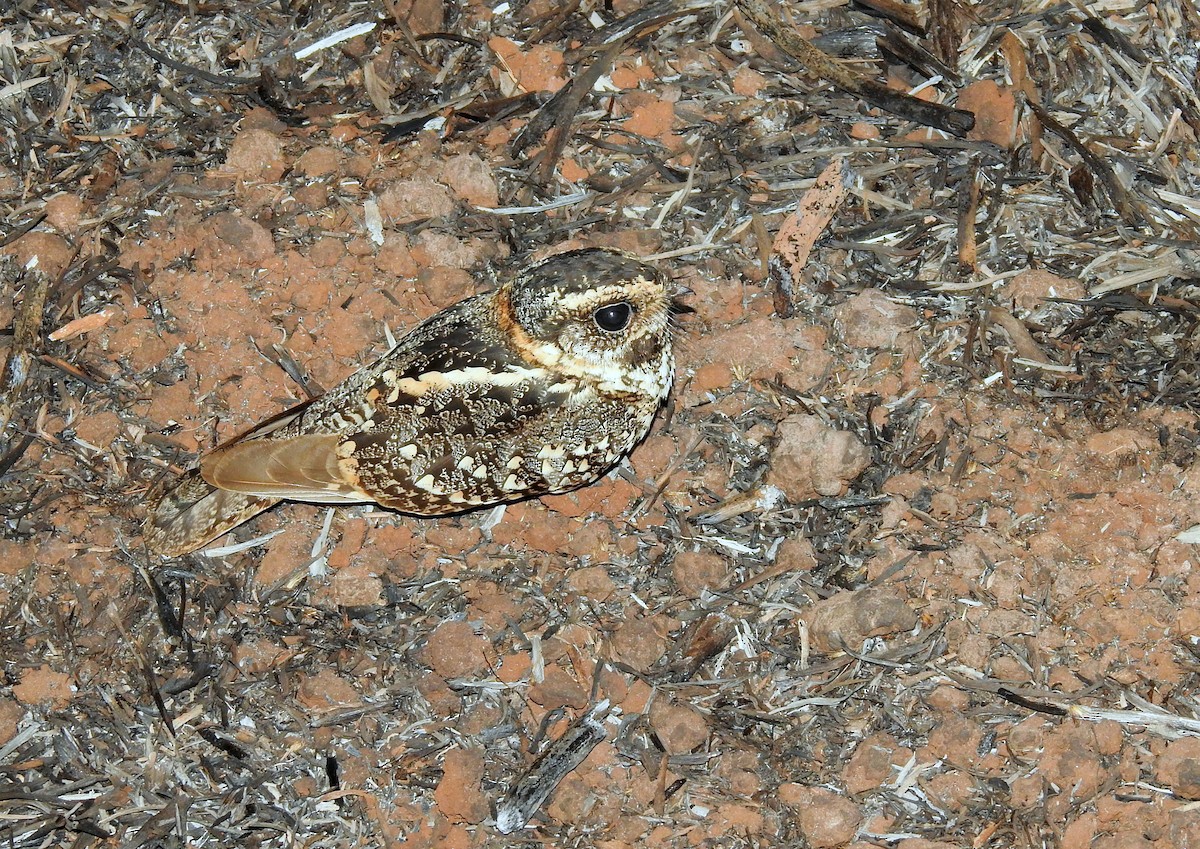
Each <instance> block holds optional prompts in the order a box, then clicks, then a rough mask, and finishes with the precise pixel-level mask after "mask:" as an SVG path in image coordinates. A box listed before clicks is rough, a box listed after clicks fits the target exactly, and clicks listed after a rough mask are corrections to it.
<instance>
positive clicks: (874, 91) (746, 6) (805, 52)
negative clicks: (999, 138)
mask: <svg viewBox="0 0 1200 849" xmlns="http://www.w3.org/2000/svg"><path fill="white" fill-rule="evenodd" d="M737 7H738V9H740V10H741V12H742V14H743V15H745V16H746V18H747V19H748V20H749V21H750V22H751V23H752V24H754V26H755V27H757V28H758V29H759V30H760V31H761V32H762V33H763V34H764V35H765V36H767V37H768V38H770V39H771V41H773V42H774V43H775V46H776V47H778V48H779V49H780V50H782V51H783V52H784V53H786V54H788V55H789V56H791V57H792V58H793V59H795V60H796V61H797V62H799V63H800V64H801V65H803V66H804V68H805V69H806V70H808V71H809V72H810V73H812V74H815V75H816V76H818V77H822V78H823V79H826V80H829V82H831V83H833V84H834V85H835V86H837V87H838V88H840V89H842V90H843V91H845V92H848V93H850V94H853V95H854V96H856V97H861V98H862V99H863V100H865V101H867V102H868V103H870V104H871V105H872V106H878V107H879V108H880V109H884V110H886V111H888V112H891V113H893V114H895V115H899V116H900V117H901V118H906V119H908V120H910V121H915V122H916V123H918V124H921V125H922V126H926V127H933V128H934V129H937V130H942V131H943V132H946V133H949V134H950V135H953V136H959V137H960V138H961V137H963V136H966V134H967V133H969V132H970V131H971V129H972V128H973V127H974V126H975V116H974V115H973V114H972V113H970V112H966V111H964V110H962V109H954V108H953V107H950V106H945V105H943V104H941V103H929V102H926V101H924V100H918V99H917V98H915V97H912V96H910V95H907V94H903V93H902V92H898V91H892V90H891V89H890V88H888V87H887V86H885V85H882V84H880V83H877V82H875V81H874V80H868V79H866V78H864V77H860V76H858V75H857V74H855V73H853V72H852V71H850V70H849V69H847V68H846V67H845V66H843V65H841V64H839V63H838V62H837V61H836V60H835V59H834V58H833V57H832V56H830V55H829V54H827V53H825V52H824V51H823V50H821V49H819V48H818V47H816V46H815V45H814V44H813V43H812V42H810V41H808V40H807V39H805V38H802V37H800V36H799V35H797V34H796V33H795V32H794V31H793V30H792V29H790V28H789V27H788V26H787V25H786V24H784V22H783V21H782V20H780V18H779V17H778V16H776V15H775V14H773V13H772V12H771V10H770V9H768V8H767V4H766V3H764V2H762V0H737Z"/></svg>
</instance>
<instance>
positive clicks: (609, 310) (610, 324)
mask: <svg viewBox="0 0 1200 849" xmlns="http://www.w3.org/2000/svg"><path fill="white" fill-rule="evenodd" d="M632 317H633V307H632V306H631V305H630V304H627V303H625V302H624V301H621V302H620V303H619V304H609V305H608V306H606V307H600V309H598V310H596V311H595V312H594V313H592V318H593V319H594V320H595V322H596V326H597V327H599V328H600V329H601V330H607V331H608V332H609V333H616V332H617V331H619V330H624V329H625V328H626V327H628V326H629V319H630V318H632Z"/></svg>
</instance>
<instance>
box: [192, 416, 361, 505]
mask: <svg viewBox="0 0 1200 849" xmlns="http://www.w3.org/2000/svg"><path fill="white" fill-rule="evenodd" d="M342 439H343V437H341V436H340V435H338V434H335V433H322V434H304V435H301V436H292V437H286V438H282V439H247V440H245V441H242V442H234V443H232V444H231V445H226V446H224V447H222V448H218V449H217V450H216V451H214V452H213V453H211V454H209V455H208V456H207V457H205V458H204V459H203V460H201V461H200V474H201V476H202V477H203V478H204V479H205V480H206V481H208V482H209V483H210V484H212V485H213V486H215V487H218V488H219V489H227V490H231V491H233V492H244V493H247V494H250V495H257V496H260V497H264V498H287V499H290V500H293V501H315V502H317V503H320V504H352V503H355V502H363V501H371V500H373V499H372V498H371V497H370V496H369V495H367V494H366V493H364V492H363V491H362V490H361V489H359V488H358V487H357V486H356V485H355V483H354V481H352V480H347V479H346V476H345V475H344V473H343V469H342V467H341V466H340V465H339V462H338V454H337V447H338V444H339V443H341V442H342Z"/></svg>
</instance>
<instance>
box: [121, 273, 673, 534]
mask: <svg viewBox="0 0 1200 849" xmlns="http://www.w3.org/2000/svg"><path fill="white" fill-rule="evenodd" d="M669 310H670V298H669V296H668V294H667V290H666V286H665V285H664V282H663V280H662V278H661V276H660V275H659V274H658V273H657V272H656V271H655V270H654V269H653V268H651V267H650V266H648V265H646V264H644V263H642V262H639V261H638V260H636V259H634V258H632V257H630V256H627V255H625V254H622V253H618V252H616V251H607V250H596V249H589V250H581V251H572V252H569V253H565V254H559V255H557V256H554V257H551V258H550V259H548V260H545V261H543V262H541V263H539V264H537V265H534V266H532V267H531V268H529V269H528V270H526V271H525V272H524V273H522V274H520V275H519V276H518V277H517V278H516V279H515V280H512V281H510V282H508V283H505V284H503V285H501V286H499V287H498V288H497V289H496V290H495V291H493V292H489V293H486V294H483V295H477V296H475V297H472V298H468V299H466V300H464V301H461V302H459V303H458V304H455V305H454V306H452V307H449V308H447V309H445V310H442V311H441V312H439V313H437V314H436V315H434V316H433V317H432V318H430V319H428V320H427V321H425V322H424V323H423V324H421V325H419V326H418V327H416V328H415V329H414V330H413V331H412V332H410V333H409V334H408V335H407V336H405V337H404V338H403V339H401V340H400V341H399V342H398V343H397V344H396V346H395V347H394V348H393V349H392V350H390V351H388V353H386V354H385V355H384V356H383V357H381V358H380V359H379V360H378V361H376V362H375V363H374V364H372V365H370V366H368V367H367V368H364V369H362V370H361V371H358V372H356V373H355V374H353V375H351V376H350V377H349V378H347V379H346V380H345V381H343V382H342V383H340V384H339V385H338V386H336V387H334V388H333V389H331V390H330V391H329V392H328V393H326V394H325V395H323V396H322V397H320V398H317V399H315V400H313V401H311V402H309V403H307V404H304V405H301V406H299V407H296V408H293V409H292V410H289V411H288V412H286V413H284V414H282V415H280V416H278V417H276V418H274V419H271V420H269V421H267V422H264V423H263V424H261V425H259V426H258V427H256V428H254V429H253V430H251V431H249V432H248V433H246V434H244V435H243V436H241V437H239V438H237V439H235V440H234V441H232V442H230V443H227V444H226V445H223V446H222V447H220V448H217V449H216V450H215V451H213V452H212V453H211V454H209V455H207V456H206V457H204V458H203V459H202V460H201V461H200V466H199V468H198V469H194V470H193V471H191V472H188V473H187V474H186V475H184V477H183V478H182V479H181V480H180V481H179V483H178V484H176V486H175V487H174V488H172V489H171V490H170V491H168V492H167V493H166V494H165V495H164V496H163V497H162V498H161V499H160V500H159V501H158V503H157V504H155V505H154V506H153V507H152V508H151V510H150V513H149V516H148V517H147V520H146V524H145V528H144V536H145V540H146V544H147V545H148V546H149V547H150V548H151V549H152V550H153V551H156V552H158V553H160V554H164V555H168V556H175V555H179V554H184V553H187V552H189V551H193V550H195V549H196V548H199V547H200V546H202V545H204V544H205V543H207V542H209V541H210V540H212V539H214V538H216V537H218V536H220V535H221V534H224V533H225V532H226V531H229V530H231V529H232V528H234V527H237V526H238V525H240V524H241V523H242V522H244V521H246V520H247V519H249V518H250V517H252V516H254V515H255V514H257V513H260V512H262V511H263V510H266V509H267V508H268V507H270V506H271V505H273V504H275V503H276V502H278V501H279V500H281V499H289V500H296V501H310V502H316V503H324V504H351V503H360V502H374V503H377V504H379V505H381V506H383V507H388V508H391V509H393V510H399V511H401V512H404V513H413V514H417V515H422V516H438V515H446V514H450V513H457V512H461V511H463V510H469V509H473V508H476V507H483V506H486V505H492V504H501V503H505V502H509V501H516V500H519V499H523V498H528V497H532V496H537V495H545V494H549V493H556V492H565V491H567V490H570V489H574V488H575V487H578V486H582V485H584V484H587V483H591V482H593V481H595V480H596V479H598V478H599V477H600V476H601V475H603V474H604V473H605V472H606V471H607V470H608V469H609V468H611V467H612V466H613V464H614V463H616V462H617V461H618V460H619V459H620V458H621V457H622V456H623V455H624V454H625V453H627V452H628V451H630V450H631V449H632V448H633V447H634V446H635V445H636V444H637V443H638V442H639V441H641V439H642V438H643V437H644V436H645V435H646V432H647V431H648V430H649V429H650V423H651V421H652V419H653V418H654V414H655V412H656V411H657V410H658V408H659V406H660V405H661V403H662V401H663V399H664V398H666V395H667V392H668V391H669V389H670V386H671V381H672V376H673V373H674V360H673V358H672V353H671V337H670V327H669V323H668V319H669Z"/></svg>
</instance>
